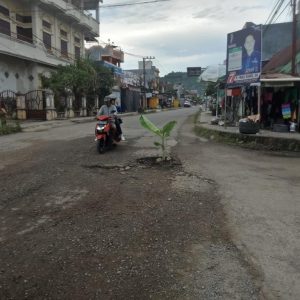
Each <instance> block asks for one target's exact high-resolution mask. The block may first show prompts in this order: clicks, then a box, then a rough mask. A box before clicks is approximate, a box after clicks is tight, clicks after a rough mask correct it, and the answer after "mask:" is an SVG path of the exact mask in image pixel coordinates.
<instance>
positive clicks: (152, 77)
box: [127, 60, 160, 91]
mask: <svg viewBox="0 0 300 300" xmlns="http://www.w3.org/2000/svg"><path fill="white" fill-rule="evenodd" d="M138 66H139V68H138V69H135V70H127V71H129V72H132V73H135V74H136V75H138V76H139V78H140V82H141V86H144V73H145V88H146V89H150V90H152V91H153V90H157V89H158V88H159V73H160V72H159V69H158V68H157V67H155V66H154V65H153V62H152V61H151V60H148V61H139V62H138ZM144 66H145V69H144Z"/></svg>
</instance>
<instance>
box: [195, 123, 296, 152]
mask: <svg viewBox="0 0 300 300" xmlns="http://www.w3.org/2000/svg"><path fill="white" fill-rule="evenodd" d="M194 130H195V133H196V134H197V135H198V136H201V137H205V138H208V139H210V140H214V141H217V142H224V143H226V144H231V145H233V144H234V145H238V146H242V147H246V148H250V149H255V150H271V151H289V152H300V141H299V140H294V139H290V138H280V137H267V136H259V135H254V134H253V135H252V134H242V133H233V132H224V131H219V130H214V129H210V128H206V127H204V126H201V125H198V124H195V127H194Z"/></svg>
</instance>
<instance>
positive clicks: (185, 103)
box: [183, 100, 192, 107]
mask: <svg viewBox="0 0 300 300" xmlns="http://www.w3.org/2000/svg"><path fill="white" fill-rule="evenodd" d="M183 106H184V107H191V106H192V105H191V102H190V101H189V100H185V101H184V103H183Z"/></svg>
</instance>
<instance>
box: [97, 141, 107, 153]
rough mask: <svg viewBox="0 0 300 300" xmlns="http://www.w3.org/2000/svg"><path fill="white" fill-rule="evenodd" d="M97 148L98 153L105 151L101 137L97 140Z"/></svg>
mask: <svg viewBox="0 0 300 300" xmlns="http://www.w3.org/2000/svg"><path fill="white" fill-rule="evenodd" d="M97 150H98V152H99V153H100V154H103V153H104V152H105V142H104V140H103V139H101V140H98V141H97Z"/></svg>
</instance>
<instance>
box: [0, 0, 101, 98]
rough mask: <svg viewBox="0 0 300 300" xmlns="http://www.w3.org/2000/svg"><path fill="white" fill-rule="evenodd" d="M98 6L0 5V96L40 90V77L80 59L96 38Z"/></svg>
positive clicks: (27, 1)
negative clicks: (88, 45) (4, 93)
mask: <svg viewBox="0 0 300 300" xmlns="http://www.w3.org/2000/svg"><path fill="white" fill-rule="evenodd" d="M99 2H102V0H0V93H1V92H2V91H4V90H12V91H14V92H19V93H27V92H29V91H32V90H37V89H40V88H41V75H47V74H49V72H50V71H51V70H53V69H55V67H56V66H58V65H61V64H62V65H65V64H68V63H72V62H73V61H74V60H75V59H76V58H79V57H81V56H83V55H84V51H85V50H84V49H85V48H84V41H85V40H86V41H92V40H94V39H95V37H98V36H99ZM91 11H94V13H93V14H92V13H91ZM92 15H95V18H96V19H95V18H93V17H92Z"/></svg>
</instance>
